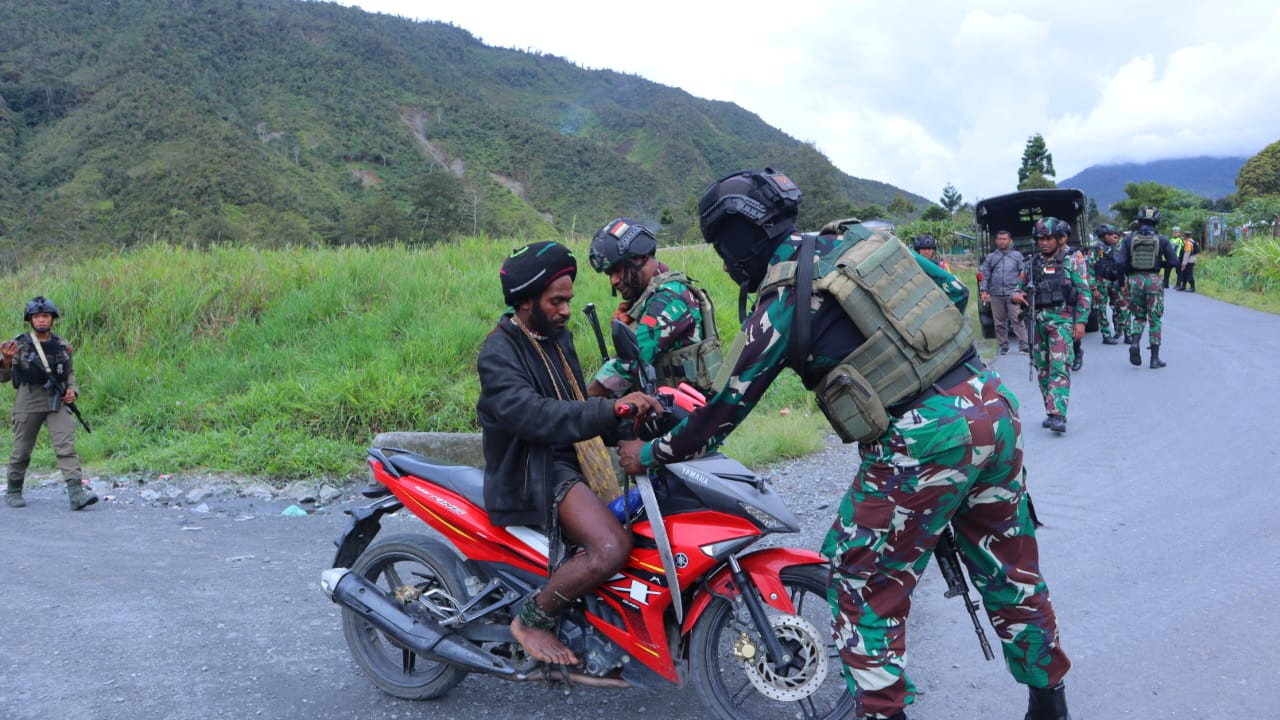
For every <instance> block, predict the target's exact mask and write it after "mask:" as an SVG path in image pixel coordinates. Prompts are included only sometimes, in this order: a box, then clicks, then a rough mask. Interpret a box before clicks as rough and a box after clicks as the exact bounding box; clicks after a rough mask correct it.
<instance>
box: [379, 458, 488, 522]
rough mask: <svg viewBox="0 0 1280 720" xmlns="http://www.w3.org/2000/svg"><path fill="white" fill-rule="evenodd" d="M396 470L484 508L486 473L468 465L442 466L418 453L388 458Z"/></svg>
mask: <svg viewBox="0 0 1280 720" xmlns="http://www.w3.org/2000/svg"><path fill="white" fill-rule="evenodd" d="M387 459H388V460H390V461H391V464H392V465H393V466H395V468H396V470H399V471H400V472H402V473H404V474H406V475H413V476H414V477H420V478H424V479H426V480H430V481H431V482H433V483H436V484H437V485H440V486H442V487H445V488H447V489H449V490H452V491H454V492H456V493H458V494H459V495H461V496H463V497H465V498H466V499H467V500H469V501H470V502H471V503H472V504H473V505H475V506H476V507H479V508H483V507H484V471H483V470H481V469H480V468H474V467H469V466H467V465H440V464H437V463H433V462H431V460H430V459H429V458H425V457H423V456H421V455H418V454H417V453H401V454H398V455H391V456H390V457H388V458H387Z"/></svg>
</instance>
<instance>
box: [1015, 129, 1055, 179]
mask: <svg viewBox="0 0 1280 720" xmlns="http://www.w3.org/2000/svg"><path fill="white" fill-rule="evenodd" d="M1055 175H1057V173H1056V172H1054V170H1053V154H1052V153H1050V152H1049V148H1048V147H1047V146H1046V145H1045V142H1044V136H1043V135H1041V134H1040V133H1036V134H1035V135H1032V136H1031V137H1030V138H1028V139H1027V147H1026V149H1024V150H1023V151H1022V167H1020V168H1018V189H1019V190H1026V189H1028V188H1032V187H1055V186H1056V185H1057V184H1056V183H1054V182H1053V181H1052V180H1050V179H1049V178H1051V177H1054V176H1055ZM1037 176H1038V177H1037ZM1028 181H1031V183H1029V182H1028ZM1046 183H1047V184H1046Z"/></svg>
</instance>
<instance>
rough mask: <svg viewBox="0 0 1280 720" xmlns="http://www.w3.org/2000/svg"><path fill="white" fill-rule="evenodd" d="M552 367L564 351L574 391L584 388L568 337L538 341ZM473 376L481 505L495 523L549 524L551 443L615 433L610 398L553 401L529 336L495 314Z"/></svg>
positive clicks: (608, 437) (548, 379)
mask: <svg viewBox="0 0 1280 720" xmlns="http://www.w3.org/2000/svg"><path fill="white" fill-rule="evenodd" d="M539 342H540V343H541V345H542V348H543V351H544V352H545V353H546V354H547V358H548V360H549V361H550V362H551V363H553V367H554V366H556V365H559V363H560V355H559V354H558V353H557V352H556V351H555V345H557V344H558V345H559V346H560V348H561V349H562V350H564V354H565V356H566V357H567V358H568V359H569V366H570V368H572V370H573V374H574V379H575V380H576V381H577V382H578V387H579V388H585V387H586V384H585V383H584V382H583V379H582V368H581V366H580V365H579V364H578V354H577V352H576V351H575V350H574V348H573V334H572V333H570V332H569V331H568V330H565V331H564V332H563V333H561V334H560V336H559V337H558V338H556V339H555V340H550V339H548V340H541V341H539ZM476 369H477V370H478V371H479V374H480V400H479V401H478V402H477V403H476V414H477V415H478V416H479V419H480V427H481V429H482V431H483V443H484V504H485V508H486V509H487V510H488V511H489V516H490V517H491V518H492V519H493V522H494V523H495V524H497V525H531V526H543V527H546V526H548V525H549V523H548V520H549V519H550V518H549V516H548V514H547V511H548V504H549V501H550V495H551V490H552V488H551V482H552V479H551V463H552V460H553V459H554V456H555V453H556V448H557V447H559V448H561V449H562V450H563V449H565V448H568V447H569V446H571V445H572V444H573V443H574V442H577V441H578V440H586V439H588V438H592V437H595V436H596V435H602V436H604V437H605V439H606V441H608V440H611V439H614V438H615V437H616V434H617V428H618V421H617V419H616V418H615V417H614V415H613V401H612V400H609V399H607V398H587V399H586V400H585V401H579V400H560V399H558V398H557V396H556V391H555V386H554V385H552V379H551V377H550V376H549V375H548V374H547V369H546V366H545V365H544V363H543V361H542V359H541V358H540V357H539V356H538V353H537V351H536V350H535V349H534V347H533V344H532V343H531V342H530V341H529V338H528V337H526V336H525V335H524V333H523V332H522V331H521V330H520V328H518V327H516V326H515V324H514V323H513V322H512V321H511V318H510V316H503V318H502V320H501V321H500V322H499V323H498V326H497V327H496V328H494V330H493V332H491V333H489V336H488V337H486V338H485V340H484V344H483V345H482V346H481V347H480V356H479V357H478V358H477V360H476Z"/></svg>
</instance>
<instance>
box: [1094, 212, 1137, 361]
mask: <svg viewBox="0 0 1280 720" xmlns="http://www.w3.org/2000/svg"><path fill="white" fill-rule="evenodd" d="M1093 234H1094V236H1096V237H1097V238H1098V239H1097V240H1096V241H1095V242H1094V243H1093V245H1092V246H1091V247H1090V248H1089V270H1090V272H1091V274H1092V275H1093V281H1094V284H1093V301H1094V303H1095V307H1096V308H1097V310H1098V329H1099V330H1101V331H1102V344H1103V345H1118V344H1120V338H1121V336H1123V337H1124V340H1125V342H1126V343H1128V341H1129V292H1128V289H1127V288H1125V285H1124V283H1123V282H1121V278H1122V276H1121V274H1120V266H1119V264H1118V263H1117V260H1116V250H1118V249H1119V248H1118V246H1119V244H1120V231H1119V230H1118V229H1117V228H1115V227H1114V226H1112V225H1107V224H1105V223H1104V224H1102V225H1099V226H1098V227H1097V228H1095V229H1094V231H1093ZM1108 306H1110V308H1111V313H1110V317H1108V313H1107V307H1108ZM1113 325H1114V328H1115V329H1114V330H1113V329H1112V326H1113Z"/></svg>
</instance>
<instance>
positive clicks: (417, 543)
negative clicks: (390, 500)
mask: <svg viewBox="0 0 1280 720" xmlns="http://www.w3.org/2000/svg"><path fill="white" fill-rule="evenodd" d="M452 561H453V553H452V551H451V550H450V549H449V548H448V547H446V546H445V545H444V544H443V543H441V542H439V541H438V540H434V539H432V538H428V537H426V536H423V535H395V536H391V537H388V538H385V539H383V540H379V541H377V542H375V543H374V544H373V545H371V546H369V549H368V550H366V551H365V552H364V554H362V555H361V556H360V557H359V559H357V560H356V562H355V563H354V564H353V565H352V568H351V570H352V571H353V572H357V573H360V574H361V575H363V576H364V577H365V578H367V579H368V580H369V581H371V582H373V583H374V584H375V585H377V586H378V587H379V588H381V589H382V590H383V591H384V592H386V593H387V594H388V595H390V596H391V597H393V598H399V599H401V600H402V601H406V602H414V603H418V604H419V605H420V606H423V607H425V608H427V609H428V610H429V611H430V609H431V608H438V612H429V614H430V615H432V616H433V617H440V616H441V615H442V614H448V613H450V612H451V611H452V610H454V609H456V608H457V606H458V604H459V603H460V602H461V599H462V598H464V597H465V595H464V594H463V591H462V588H461V582H460V581H459V580H458V579H457V578H456V577H455V575H454V574H453V570H452V568H453V564H452ZM442 595H444V596H447V597H442ZM442 602H444V603H446V604H447V605H450V606H445V605H442V604H441V603H442ZM342 633H343V635H344V636H345V637H346V639H347V647H349V648H350V649H351V654H352V656H353V657H354V658H355V660H356V664H358V665H359V666H360V669H361V670H362V671H364V674H365V675H367V676H368V677H369V679H370V680H372V681H373V683H374V684H375V685H377V686H378V687H379V688H380V689H382V690H383V691H384V692H386V693H388V694H390V695H394V696H395V697H398V698H402V699H405V700H430V699H433V698H437V697H440V696H441V695H444V694H445V693H447V692H448V691H449V690H451V689H452V688H453V687H454V686H456V685H457V684H458V683H460V682H462V679H463V678H464V677H466V671H464V670H461V669H459V668H457V667H455V666H453V665H449V664H447V663H442V662H438V661H436V660H432V659H430V658H426V657H423V656H420V655H418V654H417V653H415V652H413V651H412V650H409V649H408V648H406V647H404V646H403V645H402V644H400V643H399V642H397V641H396V640H395V639H394V638H392V637H390V636H389V635H387V634H386V633H383V632H382V631H380V630H378V629H377V628H375V627H374V626H373V625H371V624H369V623H368V622H367V621H365V620H364V618H362V617H360V616H359V615H357V614H356V613H355V612H353V611H351V610H348V609H345V608H344V609H343V611H342Z"/></svg>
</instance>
